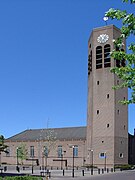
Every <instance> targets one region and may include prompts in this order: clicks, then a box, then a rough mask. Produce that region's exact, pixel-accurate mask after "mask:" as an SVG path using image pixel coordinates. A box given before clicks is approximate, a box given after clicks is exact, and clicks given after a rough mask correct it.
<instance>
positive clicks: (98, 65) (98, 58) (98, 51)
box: [96, 46, 102, 69]
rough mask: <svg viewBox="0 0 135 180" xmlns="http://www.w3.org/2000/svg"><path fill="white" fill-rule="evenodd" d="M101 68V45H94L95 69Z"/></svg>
mask: <svg viewBox="0 0 135 180" xmlns="http://www.w3.org/2000/svg"><path fill="white" fill-rule="evenodd" d="M100 68H102V46H97V47H96V69H100Z"/></svg>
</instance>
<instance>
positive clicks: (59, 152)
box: [58, 145, 62, 157]
mask: <svg viewBox="0 0 135 180" xmlns="http://www.w3.org/2000/svg"><path fill="white" fill-rule="evenodd" d="M58 157H62V146H61V145H59V146H58Z"/></svg>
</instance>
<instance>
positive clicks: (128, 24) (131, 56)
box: [105, 0, 135, 104]
mask: <svg viewBox="0 0 135 180" xmlns="http://www.w3.org/2000/svg"><path fill="white" fill-rule="evenodd" d="M122 2H123V3H130V4H132V5H134V3H135V0H123V1H122ZM105 16H106V17H108V18H110V19H117V20H120V21H122V27H121V36H120V37H119V38H118V39H117V40H114V45H115V49H114V50H113V51H112V53H111V56H112V57H113V58H114V59H117V60H119V61H122V60H123V59H125V60H126V65H125V66H121V67H114V68H112V69H111V72H113V73H115V74H116V75H117V76H118V77H119V78H121V79H122V80H123V81H122V83H121V84H120V85H119V86H116V87H115V89H117V88H124V87H128V88H129V89H131V98H130V99H129V100H125V101H122V103H123V104H129V103H135V43H130V44H129V46H128V49H129V51H128V53H126V52H124V51H123V50H122V46H123V40H124V39H127V38H129V37H130V36H131V37H133V36H134V35H135V15H134V13H128V12H127V11H126V10H119V9H113V8H111V9H109V10H108V11H107V12H106V13H105Z"/></svg>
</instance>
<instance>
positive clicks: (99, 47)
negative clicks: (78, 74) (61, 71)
mask: <svg viewBox="0 0 135 180" xmlns="http://www.w3.org/2000/svg"><path fill="white" fill-rule="evenodd" d="M119 36H120V30H119V29H118V28H116V27H115V26H114V25H109V26H104V27H101V28H96V29H94V30H93V31H92V33H91V35H90V38H89V41H88V106H87V108H88V109H87V152H86V154H87V156H86V157H87V158H86V159H87V164H92V165H95V166H98V167H99V166H102V167H105V168H106V167H113V166H114V165H118V164H127V163H128V110H127V106H126V105H122V104H120V103H119V102H118V101H119V100H123V99H127V88H125V89H119V90H113V89H112V86H114V85H118V84H120V83H121V80H120V79H119V78H118V77H117V76H116V75H115V74H113V73H111V72H110V68H111V67H114V66H117V67H120V66H124V65H125V61H124V60H123V61H122V62H120V61H118V60H114V59H112V58H111V57H110V51H112V50H113V49H114V44H113V39H117V38H118V37H119ZM125 48H126V45H125V42H124V45H123V47H122V50H124V51H125Z"/></svg>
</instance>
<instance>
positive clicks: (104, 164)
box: [104, 152, 107, 171]
mask: <svg viewBox="0 0 135 180" xmlns="http://www.w3.org/2000/svg"><path fill="white" fill-rule="evenodd" d="M104 157H105V164H104V170H105V171H106V158H107V157H106V152H105V153H104Z"/></svg>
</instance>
